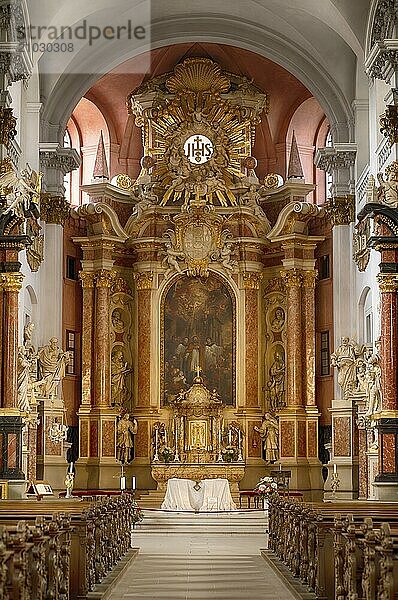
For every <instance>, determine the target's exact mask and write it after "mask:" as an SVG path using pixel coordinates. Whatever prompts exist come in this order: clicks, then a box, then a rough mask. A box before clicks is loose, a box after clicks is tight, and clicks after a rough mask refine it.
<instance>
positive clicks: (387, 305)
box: [381, 292, 398, 410]
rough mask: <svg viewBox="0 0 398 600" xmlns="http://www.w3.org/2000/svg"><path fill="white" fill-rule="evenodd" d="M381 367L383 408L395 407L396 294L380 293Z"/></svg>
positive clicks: (396, 360) (397, 362)
mask: <svg viewBox="0 0 398 600" xmlns="http://www.w3.org/2000/svg"><path fill="white" fill-rule="evenodd" d="M381 339H382V345H381V367H382V378H381V383H382V396H383V409H384V410H396V409H397V388H398V385H397V369H398V355H397V351H396V349H397V346H398V330H397V294H396V293H395V292H382V294H381Z"/></svg>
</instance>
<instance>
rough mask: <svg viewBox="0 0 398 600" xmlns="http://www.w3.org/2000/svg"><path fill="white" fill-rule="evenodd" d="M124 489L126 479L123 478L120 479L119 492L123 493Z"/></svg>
mask: <svg viewBox="0 0 398 600" xmlns="http://www.w3.org/2000/svg"><path fill="white" fill-rule="evenodd" d="M125 489H126V478H125V477H121V478H120V490H121V491H123V490H125Z"/></svg>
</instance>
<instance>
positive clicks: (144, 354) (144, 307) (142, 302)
mask: <svg viewBox="0 0 398 600" xmlns="http://www.w3.org/2000/svg"><path fill="white" fill-rule="evenodd" d="M137 296H138V353H139V356H140V360H139V361H138V398H137V406H150V389H151V290H139V291H138V292H137Z"/></svg>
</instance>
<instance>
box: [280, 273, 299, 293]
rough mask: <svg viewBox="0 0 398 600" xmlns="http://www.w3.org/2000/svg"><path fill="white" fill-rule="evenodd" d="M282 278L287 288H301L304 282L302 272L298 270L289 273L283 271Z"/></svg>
mask: <svg viewBox="0 0 398 600" xmlns="http://www.w3.org/2000/svg"><path fill="white" fill-rule="evenodd" d="M281 277H282V279H283V281H284V282H285V286H286V288H288V289H289V288H295V287H301V283H302V280H303V274H302V271H299V270H298V269H289V270H288V271H281Z"/></svg>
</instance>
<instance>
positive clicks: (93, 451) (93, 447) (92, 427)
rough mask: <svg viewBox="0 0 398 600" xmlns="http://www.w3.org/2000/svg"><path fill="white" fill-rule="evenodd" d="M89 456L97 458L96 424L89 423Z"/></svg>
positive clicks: (95, 422) (94, 422)
mask: <svg viewBox="0 0 398 600" xmlns="http://www.w3.org/2000/svg"><path fill="white" fill-rule="evenodd" d="M90 456H92V457H96V456H98V423H97V421H91V423H90Z"/></svg>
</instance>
